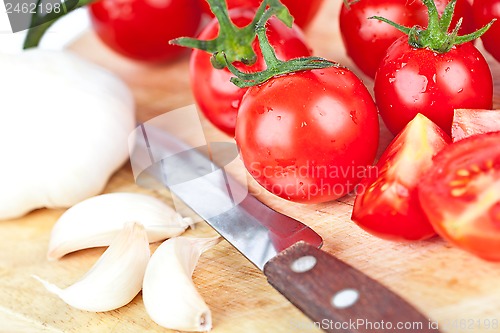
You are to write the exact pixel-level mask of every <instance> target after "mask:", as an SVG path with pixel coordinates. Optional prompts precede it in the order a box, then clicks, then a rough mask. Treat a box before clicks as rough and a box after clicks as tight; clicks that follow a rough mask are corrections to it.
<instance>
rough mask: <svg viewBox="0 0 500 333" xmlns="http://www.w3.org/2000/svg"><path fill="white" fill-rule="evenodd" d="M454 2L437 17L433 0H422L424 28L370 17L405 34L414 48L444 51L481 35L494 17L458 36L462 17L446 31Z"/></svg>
mask: <svg viewBox="0 0 500 333" xmlns="http://www.w3.org/2000/svg"><path fill="white" fill-rule="evenodd" d="M456 2H457V0H451V1H450V2H449V3H448V4H447V5H446V7H445V10H444V12H443V15H442V16H441V17H439V13H438V10H437V7H436V4H435V2H434V0H423V3H424V5H425V6H426V7H427V12H428V16H429V23H428V26H427V28H426V29H423V28H421V27H419V26H414V27H405V26H402V25H400V24H397V23H395V22H393V21H390V20H388V19H386V18H383V17H380V16H372V17H370V19H377V20H380V21H383V22H385V23H388V24H390V25H392V26H393V27H395V28H396V29H398V30H399V31H401V32H403V33H404V34H407V35H408V43H409V44H410V45H411V46H412V47H414V48H429V49H431V50H433V51H434V52H438V53H446V52H448V51H450V50H451V49H452V48H453V47H454V46H455V45H460V44H464V43H468V42H470V41H473V40H475V39H477V38H479V37H481V36H482V35H483V34H484V33H485V32H486V31H488V29H489V28H490V27H491V25H492V24H493V23H494V22H495V19H493V20H492V21H491V22H490V23H488V24H487V25H485V26H484V27H482V28H481V29H478V30H476V31H474V32H472V33H470V34H467V35H463V36H458V31H459V29H460V27H461V25H462V18H460V20H459V21H458V23H457V25H456V26H455V27H454V28H453V30H452V31H451V32H448V31H449V29H450V25H451V21H452V18H453V14H454V12H455V5H456Z"/></svg>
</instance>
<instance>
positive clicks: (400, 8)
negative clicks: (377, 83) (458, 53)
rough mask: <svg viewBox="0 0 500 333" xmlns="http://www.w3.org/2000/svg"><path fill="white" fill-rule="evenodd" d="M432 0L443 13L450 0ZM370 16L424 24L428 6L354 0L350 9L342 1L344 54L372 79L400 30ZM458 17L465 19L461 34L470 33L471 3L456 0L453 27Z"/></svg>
mask: <svg viewBox="0 0 500 333" xmlns="http://www.w3.org/2000/svg"><path fill="white" fill-rule="evenodd" d="M435 2H436V7H437V8H438V11H439V12H440V13H443V11H444V8H445V7H446V5H447V4H448V2H449V0H436V1H435ZM371 16H381V17H385V18H387V19H389V20H391V21H393V22H396V23H398V24H401V25H404V26H408V27H412V26H414V25H420V26H423V27H426V26H427V8H426V7H425V6H424V4H423V3H422V1H420V0H415V1H408V0H361V1H357V2H353V3H352V4H350V5H349V8H347V7H346V6H345V3H343V4H342V10H341V12H340V17H339V23H340V32H341V36H342V40H343V41H344V45H345V47H346V51H347V54H348V55H349V57H350V58H351V59H352V60H353V61H354V63H355V64H356V66H357V67H358V68H359V69H361V70H362V71H363V73H365V74H366V75H368V76H369V77H371V78H374V77H375V73H376V71H377V68H378V65H379V64H380V61H381V60H382V59H383V58H384V56H385V53H386V51H387V49H388V48H389V46H390V45H391V44H392V43H394V41H396V39H398V38H399V37H401V36H403V33H402V32H400V31H398V30H397V29H396V28H394V27H392V26H390V25H389V24H387V23H384V22H381V21H378V20H374V19H368V17H371ZM460 17H463V19H464V20H463V23H462V28H461V30H460V32H461V34H467V33H470V32H472V31H473V29H474V23H473V18H472V11H471V5H470V4H469V3H468V2H467V1H466V0H458V1H457V4H456V7H455V15H454V18H453V21H452V24H451V26H452V27H454V26H455V25H456V23H457V22H458V19H459V18H460Z"/></svg>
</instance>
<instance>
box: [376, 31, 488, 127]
mask: <svg viewBox="0 0 500 333" xmlns="http://www.w3.org/2000/svg"><path fill="white" fill-rule="evenodd" d="M374 91H375V100H376V102H377V106H378V108H379V112H380V115H381V116H382V118H383V120H384V123H385V125H386V126H387V128H388V129H389V130H390V131H391V132H392V133H393V134H397V133H398V132H399V131H401V130H402V129H403V127H404V126H405V125H406V124H407V123H408V122H409V121H410V120H412V119H413V118H414V117H415V116H416V115H417V114H418V113H421V114H423V115H425V116H426V117H428V118H429V119H430V120H432V121H433V122H435V123H436V124H437V125H439V126H440V127H441V128H442V129H443V130H444V131H445V132H446V133H447V134H450V132H451V123H452V119H453V111H454V109H459V108H478V109H491V108H492V104H493V80H492V76H491V72H490V69H489V66H488V64H487V62H486V60H485V59H484V57H483V56H482V55H481V53H480V52H479V51H478V50H477V49H476V48H475V47H474V45H472V44H471V43H466V44H462V45H458V46H454V47H453V48H452V49H451V50H450V51H449V52H446V53H436V52H433V51H432V50H430V49H427V48H419V49H416V48H412V47H411V46H409V45H408V37H407V36H403V37H401V38H400V39H398V40H397V41H396V42H394V44H392V45H391V47H390V48H389V50H387V55H386V57H385V58H384V59H383V60H382V62H381V64H380V67H379V69H378V71H377V74H376V77H375V84H374Z"/></svg>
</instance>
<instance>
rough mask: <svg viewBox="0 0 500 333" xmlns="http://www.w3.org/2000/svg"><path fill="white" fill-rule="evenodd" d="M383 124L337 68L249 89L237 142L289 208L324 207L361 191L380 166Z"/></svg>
mask: <svg viewBox="0 0 500 333" xmlns="http://www.w3.org/2000/svg"><path fill="white" fill-rule="evenodd" d="M378 133H379V131H378V118H377V111H376V108H375V104H374V103H373V99H372V97H371V96H370V94H369V92H368V90H367V89H366V87H365V86H364V85H363V83H362V82H361V80H359V79H358V78H357V77H356V76H355V75H354V74H353V73H352V72H350V71H349V70H347V69H345V68H337V67H330V68H326V69H316V70H310V71H301V72H296V73H293V74H287V75H282V76H277V77H274V78H272V79H270V80H269V81H267V82H265V83H262V84H260V85H258V86H254V87H251V88H249V89H248V91H247V93H246V94H245V96H244V97H243V100H242V101H241V105H240V110H239V112H238V119H237V124H236V142H237V143H238V146H239V148H240V153H241V157H242V159H243V162H244V164H245V166H246V168H247V170H248V171H249V172H250V174H251V175H252V176H253V177H254V178H255V179H256V180H257V182H258V183H259V184H260V185H262V186H263V187H264V188H265V189H267V190H268V191H270V192H272V193H274V194H276V195H278V196H280V197H282V198H284V199H287V200H291V201H295V202H303V203H317V202H325V201H330V200H334V199H337V198H339V197H342V196H344V195H345V194H347V193H348V192H350V191H351V190H353V189H354V187H355V185H356V184H357V183H358V182H359V181H360V179H361V178H362V177H364V172H365V170H366V167H367V166H368V165H371V163H372V162H373V160H374V158H375V154H376V151H377V146H378Z"/></svg>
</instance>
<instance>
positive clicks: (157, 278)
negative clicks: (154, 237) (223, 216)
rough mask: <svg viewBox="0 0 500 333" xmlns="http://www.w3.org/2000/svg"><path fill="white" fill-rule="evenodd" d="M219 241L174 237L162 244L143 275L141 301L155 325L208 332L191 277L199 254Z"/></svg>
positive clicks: (204, 308)
mask: <svg viewBox="0 0 500 333" xmlns="http://www.w3.org/2000/svg"><path fill="white" fill-rule="evenodd" d="M220 240H221V238H220V237H215V238H188V237H176V238H171V239H169V240H166V241H165V242H163V243H162V244H161V245H160V246H159V247H158V249H157V250H156V251H155V252H154V253H153V255H152V256H151V260H150V262H149V264H148V267H147V268H146V273H145V275H144V282H143V286H142V298H143V301H144V306H145V308H146V311H147V313H148V314H149V316H150V317H151V319H152V320H153V321H154V322H156V323H157V324H158V325H160V326H163V327H165V328H169V329H174V330H181V331H196V332H204V331H210V330H211V328H212V315H211V312H210V309H209V308H208V306H207V304H206V303H205V301H204V300H203V298H202V297H201V295H200V294H199V293H198V291H197V290H196V287H195V285H194V283H193V280H192V277H191V276H192V275H193V271H194V269H195V267H196V264H197V262H198V259H199V258H200V256H201V254H202V253H203V252H205V251H206V250H208V249H209V248H211V247H212V246H214V245H216V244H217V243H218V242H220Z"/></svg>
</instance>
